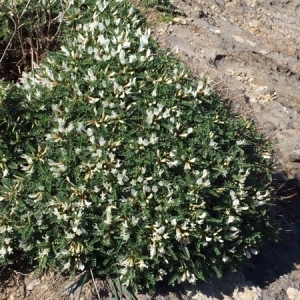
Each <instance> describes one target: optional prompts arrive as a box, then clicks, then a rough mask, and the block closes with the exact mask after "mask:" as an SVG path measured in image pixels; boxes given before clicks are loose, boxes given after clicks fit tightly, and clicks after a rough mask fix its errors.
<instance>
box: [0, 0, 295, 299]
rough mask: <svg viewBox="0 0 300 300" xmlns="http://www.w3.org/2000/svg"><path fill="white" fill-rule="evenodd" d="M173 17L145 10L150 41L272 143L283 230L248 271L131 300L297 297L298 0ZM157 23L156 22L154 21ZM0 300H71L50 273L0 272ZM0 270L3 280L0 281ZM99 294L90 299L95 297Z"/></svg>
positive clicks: (185, 6)
mask: <svg viewBox="0 0 300 300" xmlns="http://www.w3.org/2000/svg"><path fill="white" fill-rule="evenodd" d="M173 5H174V7H175V13H176V14H175V16H173V17H172V18H170V16H168V15H166V16H165V20H168V21H171V20H172V21H171V22H170V23H168V22H167V23H166V22H157V20H156V19H157V15H155V13H154V12H153V14H154V15H152V19H151V12H150V13H149V12H148V17H149V20H150V21H149V22H150V23H149V24H151V27H152V32H153V37H154V38H155V39H156V40H157V41H158V42H159V43H160V44H161V45H162V46H163V47H168V48H170V49H172V52H173V53H174V54H175V55H177V56H178V58H179V59H181V60H182V61H183V62H185V63H186V64H187V65H188V66H189V67H190V68H191V70H192V72H193V74H194V75H195V77H197V76H198V75H200V74H201V73H203V72H204V73H207V74H209V75H210V76H211V77H212V78H213V79H214V82H215V83H216V87H217V88H219V89H220V91H222V95H223V98H225V99H227V100H228V101H229V102H230V105H231V107H232V109H233V110H234V111H235V113H236V114H240V115H246V116H247V117H251V118H253V119H254V120H255V121H256V123H257V125H258V128H259V129H260V130H261V132H263V133H264V134H265V135H266V136H267V137H268V138H269V139H271V140H272V141H273V143H274V146H275V149H276V150H277V167H276V169H275V170H274V179H275V181H276V186H277V189H278V192H277V197H276V199H275V200H274V201H275V202H276V215H277V218H278V221H279V222H280V223H281V225H282V228H283V230H282V231H281V234H280V240H279V243H270V244H268V245H267V246H266V247H265V248H264V249H263V250H262V251H261V253H260V254H259V255H258V256H257V257H255V258H254V259H253V260H252V263H253V264H254V265H255V268H254V269H251V268H249V267H247V268H246V267H244V268H243V269H242V270H241V272H240V273H237V274H228V275H226V276H225V277H224V278H223V279H221V280H215V281H213V282H212V283H199V284H198V285H197V286H196V287H191V286H188V285H181V286H178V287H176V289H170V288H167V287H166V286H164V285H161V286H160V287H159V290H158V292H157V295H156V296H152V297H150V296H149V295H146V294H141V295H139V296H138V299H141V300H146V299H151V298H152V299H154V298H155V299H157V300H163V299H171V300H175V299H196V300H201V299H228V300H229V299H234V300H242V299H249V300H252V299H253V300H255V299H257V300H258V299H266V300H269V299H278V300H279V299H282V300H300V197H299V195H300V185H299V180H300V117H299V114H300V45H299V43H300V2H299V0H290V1H289V0H274V1H273V0H272V1H271V0H268V1H267V0H174V2H173ZM155 20H156V21H155ZM0 274H1V275H0V276H2V280H1V281H2V289H1V286H0V299H1V300H4V299H10V300H12V299H32V300H33V299H49V300H50V299H51V300H52V299H53V300H54V299H57V300H58V299H79V297H78V296H79V290H80V288H76V287H74V288H73V292H71V295H68V293H67V292H70V291H71V289H70V288H69V289H65V290H64V288H66V285H67V282H68V281H67V279H65V278H63V277H61V276H60V275H58V274H55V273H47V274H44V275H43V276H42V277H40V278H38V279H37V278H35V277H34V275H33V274H32V273H29V274H25V273H22V272H17V271H12V270H10V271H9V272H8V270H2V272H1V270H0ZM3 274H10V276H8V277H5V276H4V275H3ZM96 286H97V287H98V290H99V291H100V293H101V294H100V295H99V296H100V298H101V299H113V298H112V293H111V292H109V291H110V290H111V288H110V286H109V282H106V281H105V280H104V281H103V280H102V281H101V280H98V279H96V280H95V281H93V280H90V281H89V283H88V284H86V285H85V286H84V288H83V293H82V295H84V297H83V298H82V299H99V297H98V296H97V294H96V293H95V287H96ZM97 297H98V298H97Z"/></svg>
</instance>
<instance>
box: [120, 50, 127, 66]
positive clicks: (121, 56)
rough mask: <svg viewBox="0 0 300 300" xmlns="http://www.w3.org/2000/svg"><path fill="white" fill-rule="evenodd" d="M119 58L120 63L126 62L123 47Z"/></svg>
mask: <svg viewBox="0 0 300 300" xmlns="http://www.w3.org/2000/svg"><path fill="white" fill-rule="evenodd" d="M119 59H120V63H121V65H124V64H125V63H126V59H125V51H124V50H123V49H122V50H121V51H120V53H119Z"/></svg>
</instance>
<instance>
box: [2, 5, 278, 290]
mask: <svg viewBox="0 0 300 300" xmlns="http://www.w3.org/2000/svg"><path fill="white" fill-rule="evenodd" d="M76 5H77V6H76ZM80 5H81V6H80ZM82 5H84V9H83V6H82ZM80 8H81V9H80ZM65 22H67V23H65V24H67V26H69V31H70V32H69V35H68V36H67V35H66V37H65V41H64V45H63V46H62V47H61V51H58V52H57V53H47V61H45V62H44V63H42V64H41V65H40V66H36V67H35V68H34V70H33V71H32V72H31V73H27V74H26V73H24V74H23V77H22V80H21V82H20V83H19V84H18V85H17V86H15V87H14V88H13V89H12V91H10V92H9V94H8V97H7V98H6V99H5V101H3V108H2V112H1V114H0V115H1V119H2V120H1V124H0V126H1V127H0V130H1V134H2V140H1V144H0V145H1V149H0V151H1V157H2V160H1V163H0V171H1V172H2V175H3V176H2V181H1V186H0V231H1V235H0V261H1V262H2V263H8V262H10V261H11V260H12V259H15V257H16V256H15V254H18V256H19V257H21V259H27V260H29V261H31V262H33V261H35V260H36V261H38V263H39V266H40V267H41V268H44V267H45V266H46V265H52V266H59V267H60V268H61V269H62V270H66V271H68V270H74V269H79V270H83V269H84V268H88V267H89V266H91V267H93V268H97V270H98V272H99V273H100V274H105V275H110V276H112V277H120V279H121V281H122V282H123V283H124V284H130V285H132V286H134V287H136V288H140V287H141V286H153V285H154V284H155V282H156V281H157V280H162V279H166V278H167V279H169V280H170V283H173V282H175V281H176V280H178V281H184V280H188V281H189V282H195V280H196V279H197V278H199V279H208V278H210V277H211V276H213V274H215V273H216V274H217V275H221V274H222V272H223V271H224V270H225V269H228V268H232V269H234V268H235V267H236V266H238V264H239V263H240V261H241V260H243V259H244V258H245V257H250V256H251V254H255V253H257V251H258V249H259V247H260V246H261V244H262V242H263V241H264V240H266V239H267V238H268V237H269V236H270V234H271V233H273V232H274V229H273V227H272V224H271V218H270V193H269V188H268V187H267V186H266V183H267V182H269V179H268V174H269V173H270V167H271V162H270V159H269V154H268V153H267V151H268V149H269V148H268V147H269V146H268V144H266V143H265V142H264V141H263V139H262V138H261V137H260V136H259V135H258V134H256V133H255V129H254V127H253V126H252V125H251V123H250V122H248V121H247V120H244V119H242V120H238V119H233V118H232V117H231V116H230V114H229V112H228V111H227V110H226V109H225V107H224V105H223V104H222V103H221V102H220V101H219V99H218V97H217V95H216V94H215V93H213V92H212V89H211V88H210V84H209V79H208V78H207V77H205V76H202V77H201V79H200V80H199V81H198V82H196V81H194V80H192V79H191V77H190V76H189V73H188V71H187V70H186V69H185V68H184V67H183V66H182V65H181V64H180V63H178V62H177V61H175V60H174V59H173V58H172V56H171V55H170V54H168V53H167V52H165V51H162V50H159V48H157V46H156V45H155V43H154V42H153V41H152V40H151V39H150V30H149V29H147V28H145V26H144V25H143V23H142V22H141V20H140V18H139V17H138V15H137V13H136V11H135V10H134V9H133V8H132V7H131V6H130V5H129V4H128V3H127V2H126V1H125V0H124V1H122V0H110V1H105V0H103V1H102V0H100V1H97V2H96V3H95V1H82V3H81V4H72V5H71V6H70V8H69V12H67V13H66V21H65ZM264 178H265V180H264Z"/></svg>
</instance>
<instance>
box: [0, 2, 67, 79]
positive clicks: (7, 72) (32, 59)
mask: <svg viewBox="0 0 300 300" xmlns="http://www.w3.org/2000/svg"><path fill="white" fill-rule="evenodd" d="M67 3H68V1H64V2H63V1H59V0H15V1H12V0H2V1H1V3H0V10H1V11H0V23H1V24H2V26H1V28H0V78H1V77H5V79H6V80H17V79H18V78H19V77H20V76H21V73H22V71H23V70H27V71H28V70H30V69H31V68H32V65H33V63H39V62H40V61H41V60H42V59H43V55H44V52H45V49H51V50H53V49H55V48H56V47H57V44H58V40H59V37H60V33H61V20H62V18H63V16H64V13H65V10H66V8H67Z"/></svg>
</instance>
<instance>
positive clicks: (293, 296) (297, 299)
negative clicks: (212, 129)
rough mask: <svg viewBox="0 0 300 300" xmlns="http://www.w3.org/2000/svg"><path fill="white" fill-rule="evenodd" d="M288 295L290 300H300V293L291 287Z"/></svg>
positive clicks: (287, 291) (287, 292)
mask: <svg viewBox="0 0 300 300" xmlns="http://www.w3.org/2000/svg"><path fill="white" fill-rule="evenodd" d="M286 295H287V296H288V299H289V300H300V291H299V290H297V289H294V288H292V287H289V288H288V289H287V290H286Z"/></svg>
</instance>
